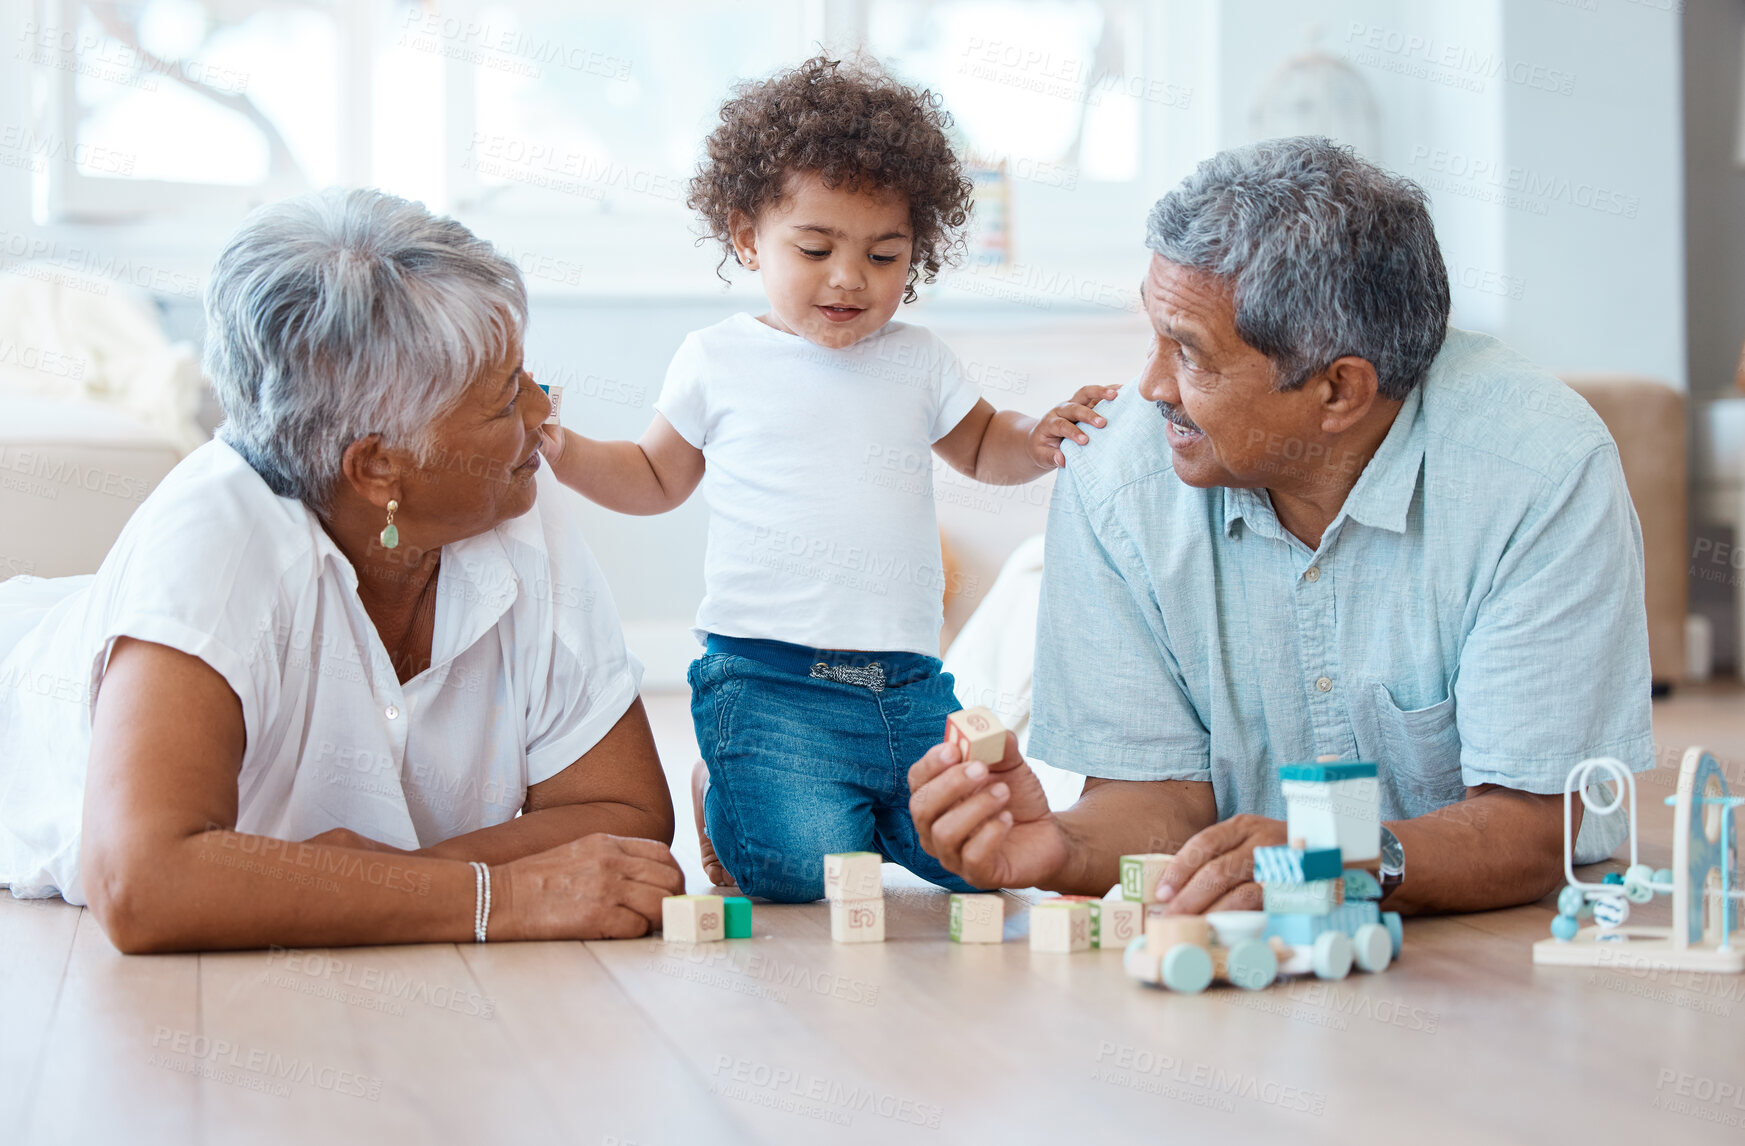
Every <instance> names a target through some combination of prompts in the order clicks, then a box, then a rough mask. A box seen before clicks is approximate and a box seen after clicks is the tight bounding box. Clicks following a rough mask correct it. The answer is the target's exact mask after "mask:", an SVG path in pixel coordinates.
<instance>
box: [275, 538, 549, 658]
mask: <svg viewBox="0 0 1745 1146" xmlns="http://www.w3.org/2000/svg"><path fill="white" fill-rule="evenodd" d="M302 508H303V511H304V513H306V514H307V515H308V523H309V532H310V535H311V536H312V538H313V540H314V545H315V553H316V560H317V561H318V562H320V563H326V564H330V565H332V567H333V569H334V571H335V572H336V573H337V574H338V576H339V579H340V581H341V583H343V584H344V585H345V586H346V587H347V588H349V589H350V590H351V591H352V593H353V594H356V592H357V587H358V576H357V569H356V567H355V566H353V565H352V563H351V561H350V560H349V559H347V557H346V556H345V553H344V552H343V551H341V550H340V548H339V545H338V544H337V543H335V542H334V540H333V538H332V537H331V536H329V534H328V532H327V530H326V529H325V528H324V527H323V526H322V524H321V520H320V518H318V517H317V516H316V515H315V514H314V512H312V511H310V510H309V509H308V508H307V507H302ZM532 516H533V515H531V514H527V515H523V518H517V519H515V520H514V521H511V522H505V523H504V524H503V525H499V526H498V527H497V528H495V529H488V530H486V531H485V532H483V533H480V534H475V535H474V536H472V537H464V538H462V539H461V540H459V541H451V542H449V543H448V544H447V545H445V546H443V547H442V567H441V569H440V570H438V572H437V583H436V590H437V605H438V610H437V628H436V633H435V634H434V638H433V640H432V643H431V650H430V651H431V664H432V665H440V664H442V663H444V662H445V661H448V660H450V659H452V658H454V657H456V656H459V655H460V654H461V653H463V652H465V651H466V650H467V649H469V648H471V647H472V645H473V643H474V642H475V641H477V640H478V639H479V638H480V637H482V636H484V635H485V633H486V632H487V631H489V630H490V629H491V628H492V627H493V626H495V625H496V624H497V622H498V621H500V620H501V619H502V617H503V614H504V613H507V612H508V611H509V607H510V606H511V605H513V604H514V603H515V600H516V598H517V597H518V596H519V595H520V592H521V577H520V575H519V574H518V573H517V572H516V571H515V565H514V563H513V562H512V561H511V560H510V559H509V553H508V550H507V549H506V548H505V545H504V538H503V536H502V535H503V532H504V530H505V529H506V528H507V529H511V530H514V529H516V527H517V526H518V525H519V524H520V523H521V522H523V520H524V519H525V518H529V517H532ZM519 532H525V530H520V531H519ZM534 534H535V536H537V528H535V529H534Z"/></svg>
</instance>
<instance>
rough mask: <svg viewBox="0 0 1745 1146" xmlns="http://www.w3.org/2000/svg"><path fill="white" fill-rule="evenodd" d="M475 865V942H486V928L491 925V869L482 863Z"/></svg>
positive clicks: (474, 863) (469, 861)
mask: <svg viewBox="0 0 1745 1146" xmlns="http://www.w3.org/2000/svg"><path fill="white" fill-rule="evenodd" d="M467 862H468V863H471V864H472V865H473V942H474V943H483V942H484V941H485V928H487V927H489V926H490V925H491V869H490V868H488V867H486V866H485V865H484V864H482V863H477V862H474V861H472V860H468V861H467Z"/></svg>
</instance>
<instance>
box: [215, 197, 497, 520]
mask: <svg viewBox="0 0 1745 1146" xmlns="http://www.w3.org/2000/svg"><path fill="white" fill-rule="evenodd" d="M526 325H527V291H526V288H525V287H524V286H523V284H522V281H521V272H520V271H519V270H518V269H517V268H516V266H515V264H514V263H513V262H511V261H510V260H508V259H506V258H504V257H503V256H502V255H500V254H498V253H497V252H496V251H495V249H493V248H492V246H491V245H490V244H489V243H487V242H485V241H484V240H482V239H480V238H477V237H476V236H474V235H473V233H472V232H471V231H469V230H467V229H466V228H465V227H463V226H461V225H460V224H459V223H457V222H455V221H454V220H453V219H448V218H441V217H438V216H436V215H432V214H431V213H430V212H429V211H428V210H426V209H425V207H424V205H423V204H422V203H411V202H408V201H406V200H405V199H399V198H396V197H394V196H392V195H386V194H383V193H382V192H380V191H371V190H353V191H345V190H337V189H333V190H327V191H318V192H312V193H309V194H306V195H299V196H296V197H295V198H291V199H286V200H283V201H281V202H278V203H272V204H269V205H268V206H265V207H262V208H260V209H259V210H257V211H255V212H254V213H253V214H251V215H250V216H249V217H248V218H247V219H246V220H244V222H243V224H242V228H241V229H240V230H239V231H237V233H236V235H235V236H234V237H233V238H232V239H231V240H230V243H229V245H228V246H226V247H225V248H224V253H223V254H221V255H219V256H218V263H217V265H216V266H215V267H214V268H213V271H212V278H211V281H210V283H209V284H208V286H207V288H206V373H207V374H208V375H209V376H210V377H211V379H212V385H213V389H214V390H215V391H216V392H217V394H218V400H219V402H220V404H222V405H223V407H224V417H225V421H224V424H223V426H221V427H220V428H219V431H218V436H219V437H220V438H222V439H223V440H224V441H225V442H227V443H229V444H230V445H231V446H232V447H234V448H235V449H236V451H237V452H238V453H240V454H241V455H242V456H243V457H244V458H246V459H247V460H248V463H249V465H251V466H253V467H254V469H255V471H256V472H257V473H259V474H260V475H261V477H262V478H263V479H264V480H265V481H266V483H267V485H268V486H270V487H272V490H273V492H274V493H276V494H279V495H280V496H281V497H294V498H297V499H298V500H300V501H302V502H304V503H306V504H308V505H309V506H311V507H312V508H315V509H324V508H326V506H327V503H328V499H329V498H330V497H331V495H332V492H333V488H334V485H335V483H336V482H337V481H338V480H339V473H340V459H341V457H342V456H343V455H344V453H345V450H346V447H347V446H349V445H351V443H352V442H355V441H357V440H358V439H359V438H363V437H367V436H368V435H370V434H380V435H381V436H382V440H383V442H384V443H385V444H387V445H389V446H395V447H400V448H405V449H409V450H411V451H413V453H414V455H415V456H416V457H418V458H419V459H420V461H421V462H424V463H428V461H429V456H430V453H431V449H432V442H431V428H432V426H433V424H434V423H435V422H436V421H437V420H438V419H439V418H441V417H442V416H443V415H444V414H446V413H448V412H449V411H450V410H452V409H453V408H454V407H455V405H456V404H457V403H458V402H459V400H460V398H461V396H462V394H464V393H465V392H466V389H467V387H468V386H469V385H470V384H471V383H472V382H473V381H474V380H475V379H477V377H478V375H479V373H480V372H481V371H482V370H484V369H486V368H488V367H490V366H492V365H494V364H496V363H498V362H501V361H502V360H503V359H504V357H505V356H506V355H507V354H508V352H509V349H510V348H511V347H512V346H513V345H514V344H515V343H516V342H517V341H518V340H519V339H520V337H521V332H522V331H523V330H524V329H525V328H526Z"/></svg>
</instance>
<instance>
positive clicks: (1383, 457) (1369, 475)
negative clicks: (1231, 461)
mask: <svg viewBox="0 0 1745 1146" xmlns="http://www.w3.org/2000/svg"><path fill="white" fill-rule="evenodd" d="M1422 390H1423V383H1419V384H1418V385H1417V386H1414V387H1413V388H1412V392H1411V393H1410V394H1407V395H1406V400H1405V401H1404V402H1403V403H1401V404H1400V411H1399V413H1398V414H1396V415H1394V424H1393V425H1392V426H1390V427H1388V432H1387V436H1386V437H1384V438H1383V439H1382V441H1381V445H1380V446H1379V447H1378V448H1377V449H1376V451H1375V456H1374V457H1372V458H1370V459H1369V464H1368V465H1366V466H1364V467H1363V473H1362V475H1360V476H1359V477H1358V479H1357V484H1356V485H1355V486H1353V487H1352V490H1351V492H1350V493H1348V494H1346V495H1345V504H1344V505H1343V506H1341V507H1340V509H1339V513H1338V514H1337V515H1336V516H1335V517H1334V519H1333V521H1332V522H1331V523H1329V525H1328V527H1327V532H1328V534H1329V535H1331V533H1332V532H1333V530H1334V528H1335V527H1336V526H1337V525H1338V524H1339V521H1340V519H1341V518H1346V517H1349V518H1350V519H1351V520H1353V521H1356V522H1358V523H1360V524H1363V525H1368V526H1373V527H1374V528H1376V529H1386V530H1389V531H1390V532H1393V533H1404V532H1405V531H1406V514H1407V511H1408V510H1410V509H1411V506H1412V495H1413V494H1414V493H1415V492H1416V491H1417V488H1418V470H1419V469H1420V468H1421V467H1422V466H1423V464H1424V434H1423V428H1422V422H1423V419H1422V418H1420V417H1419V411H1420V410H1421V408H1422V405H1423V398H1422V393H1421V392H1422ZM1223 493H1224V535H1225V536H1226V537H1230V536H1234V535H1235V532H1236V523H1237V522H1238V521H1240V522H1242V523H1243V524H1245V525H1246V526H1248V528H1250V529H1252V530H1254V531H1255V532H1256V533H1258V534H1260V535H1262V536H1265V537H1273V538H1278V539H1282V538H1283V537H1284V527H1283V526H1281V525H1280V524H1279V522H1278V515H1277V514H1275V513H1274V512H1273V508H1272V499H1271V498H1270V497H1269V496H1267V492H1266V491H1265V490H1264V489H1234V488H1228V489H1225V490H1224V491H1223Z"/></svg>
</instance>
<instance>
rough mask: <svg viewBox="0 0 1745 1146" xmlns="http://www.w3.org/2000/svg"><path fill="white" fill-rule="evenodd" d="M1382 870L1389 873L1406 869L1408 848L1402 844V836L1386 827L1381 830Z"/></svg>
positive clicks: (1401, 871) (1398, 872) (1397, 872)
mask: <svg viewBox="0 0 1745 1146" xmlns="http://www.w3.org/2000/svg"><path fill="white" fill-rule="evenodd" d="M1381 870H1382V871H1384V872H1387V873H1388V874H1389V875H1400V874H1402V873H1403V872H1404V871H1405V870H1406V849H1405V848H1403V847H1401V846H1400V837H1398V836H1396V835H1394V834H1393V833H1392V832H1390V831H1388V830H1387V829H1386V828H1383V829H1382V830H1381Z"/></svg>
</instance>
